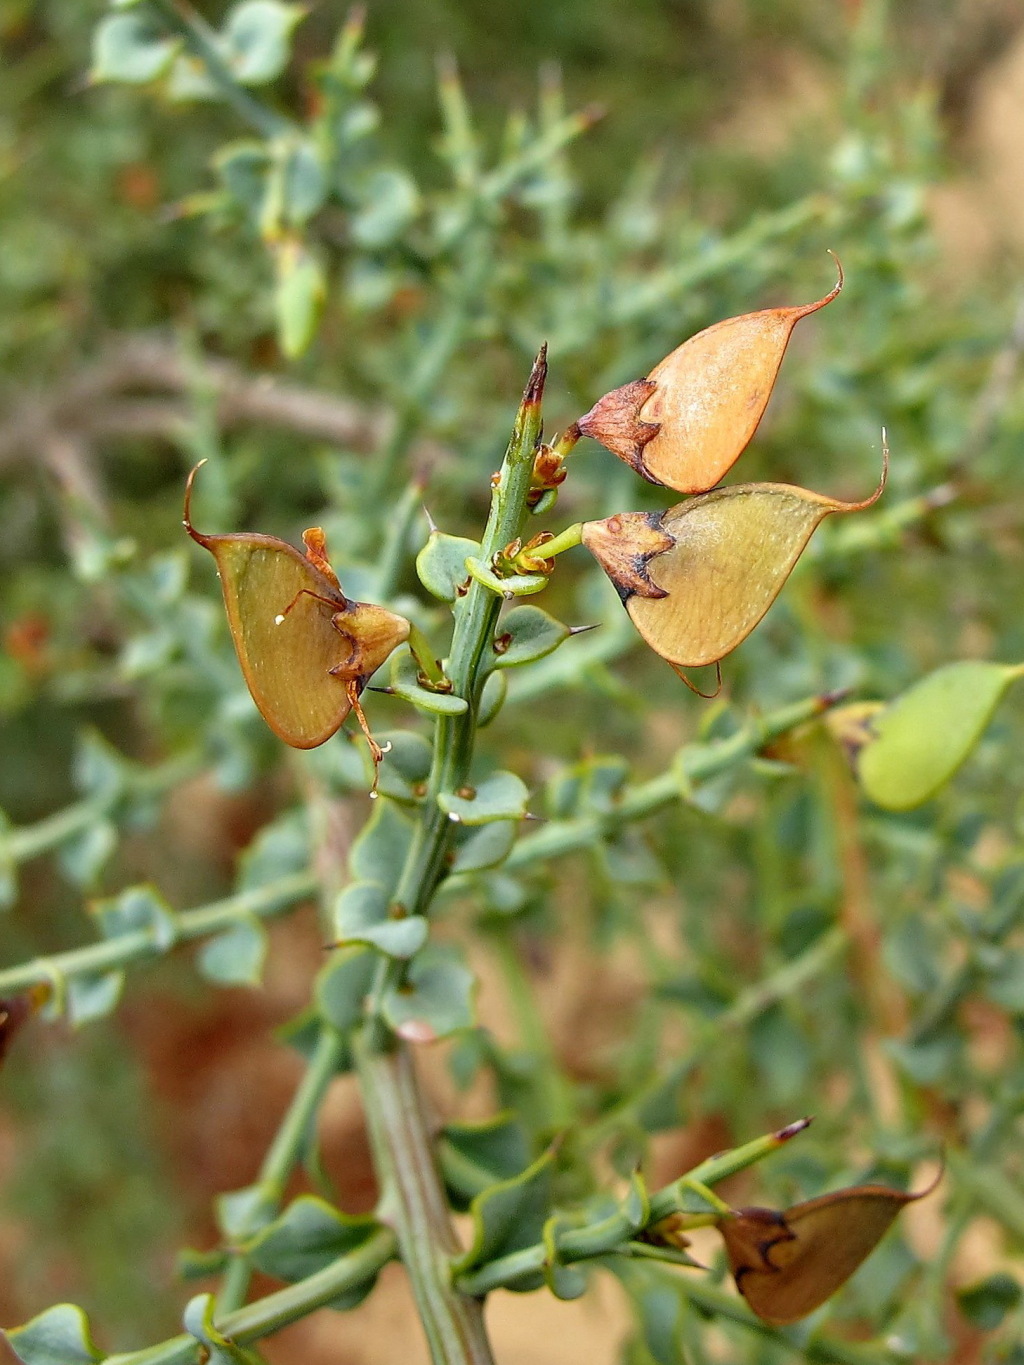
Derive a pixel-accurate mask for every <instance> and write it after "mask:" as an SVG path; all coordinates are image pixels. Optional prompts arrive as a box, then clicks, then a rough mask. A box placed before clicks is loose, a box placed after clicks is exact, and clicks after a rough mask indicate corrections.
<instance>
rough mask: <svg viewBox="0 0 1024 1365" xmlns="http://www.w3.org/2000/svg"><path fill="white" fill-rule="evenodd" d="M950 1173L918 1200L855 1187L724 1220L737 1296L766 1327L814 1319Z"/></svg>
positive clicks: (742, 1211)
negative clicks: (899, 1219)
mask: <svg viewBox="0 0 1024 1365" xmlns="http://www.w3.org/2000/svg"><path fill="white" fill-rule="evenodd" d="M941 1178H942V1172H941V1170H940V1171H939V1174H938V1175H937V1176H936V1178H935V1180H934V1181H933V1182H932V1183H931V1184H930V1185H929V1186H928V1187H927V1189H924V1190H920V1191H919V1192H918V1193H916V1194H907V1193H905V1192H904V1191H902V1190H893V1189H889V1188H888V1186H886V1185H852V1186H850V1187H849V1188H848V1189H845V1190H836V1191H835V1192H834V1193H832V1194H823V1195H821V1196H820V1197H819V1198H818V1199H808V1200H807V1201H806V1202H805V1203H803V1204H795V1205H794V1206H793V1207H792V1208H791V1209H786V1210H785V1212H783V1213H780V1212H779V1211H778V1210H776V1209H760V1208H750V1209H736V1210H735V1211H734V1212H733V1213H732V1214H731V1215H730V1216H729V1217H726V1218H722V1219H721V1220H720V1221H719V1222H718V1224H717V1227H718V1231H719V1232H720V1233H721V1234H722V1237H723V1239H724V1241H725V1249H726V1252H727V1254H728V1257H729V1267H730V1269H731V1270H732V1273H733V1278H734V1279H735V1281H736V1288H737V1289H738V1290H739V1291H740V1293H741V1294H742V1295H743V1297H744V1298H745V1299H746V1301H747V1303H748V1304H749V1305H750V1307H751V1308H752V1309H753V1311H754V1312H755V1313H756V1314H757V1316H758V1317H759V1318H762V1319H763V1320H764V1321H765V1322H770V1323H773V1324H775V1325H776V1326H783V1325H784V1324H786V1323H789V1322H796V1321H797V1320H798V1319H799V1318H803V1317H806V1316H807V1314H808V1313H813V1312H814V1310H815V1309H816V1308H819V1307H820V1306H821V1305H822V1304H823V1303H824V1302H825V1300H826V1299H828V1298H830V1297H831V1296H832V1295H833V1294H834V1293H835V1292H836V1290H837V1289H839V1288H840V1287H841V1286H842V1285H843V1284H845V1283H846V1281H847V1280H848V1279H849V1278H850V1276H851V1275H852V1274H853V1273H854V1271H855V1270H856V1269H857V1268H858V1267H859V1266H860V1265H861V1263H862V1262H863V1261H864V1260H865V1259H866V1258H867V1257H868V1256H869V1255H870V1254H871V1252H872V1251H874V1249H875V1247H876V1246H877V1245H878V1243H879V1241H881V1239H882V1236H883V1234H884V1233H885V1232H886V1231H887V1229H888V1228H889V1226H890V1224H891V1223H892V1221H893V1219H894V1218H895V1217H896V1215H897V1214H898V1213H899V1212H900V1210H901V1209H902V1208H904V1207H905V1206H906V1205H907V1204H911V1203H913V1202H914V1201H915V1200H916V1199H923V1198H924V1196H925V1195H926V1194H930V1193H931V1192H932V1190H933V1189H934V1188H935V1186H936V1185H937V1184H938V1182H939V1180H940V1179H941Z"/></svg>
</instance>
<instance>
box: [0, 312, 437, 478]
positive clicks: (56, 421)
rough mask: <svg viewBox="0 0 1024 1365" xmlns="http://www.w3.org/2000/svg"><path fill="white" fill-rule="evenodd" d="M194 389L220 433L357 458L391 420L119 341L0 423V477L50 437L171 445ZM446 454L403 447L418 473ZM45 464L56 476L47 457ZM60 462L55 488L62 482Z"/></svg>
mask: <svg viewBox="0 0 1024 1365" xmlns="http://www.w3.org/2000/svg"><path fill="white" fill-rule="evenodd" d="M199 388H203V389H205V390H206V391H207V392H208V393H209V394H210V395H211V398H212V401H213V403H214V405H215V411H216V416H217V421H218V422H219V423H220V424H221V425H222V426H223V427H225V428H232V427H237V426H247V425H252V426H265V427H270V428H276V429H278V430H284V431H292V432H297V433H299V434H300V435H302V436H307V437H309V438H310V439H312V440H322V441H330V442H333V443H334V444H336V445H339V446H346V447H349V448H351V449H353V450H356V451H360V452H362V453H369V452H371V451H374V450H377V449H378V448H379V447H380V446H381V444H382V443H384V442H386V441H387V440H388V439H389V436H390V434H391V432H392V431H393V428H394V417H393V415H392V414H391V413H390V412H388V411H386V410H384V409H381V408H371V407H367V406H365V405H363V404H361V403H357V402H354V401H353V400H351V399H348V398H342V397H338V396H336V395H334V394H329V393H324V392H323V391H321V390H319V389H312V388H307V387H305V386H303V385H299V384H292V383H288V382H286V381H283V380H280V379H277V378H276V377H274V376H272V375H268V374H252V373H249V372H248V371H246V370H244V369H242V368H241V366H238V365H235V364H233V363H231V362H230V361H227V360H219V359H213V358H211V357H200V358H199V359H196V358H193V357H190V356H188V355H187V354H185V353H183V352H182V350H181V348H180V346H179V345H178V344H177V343H176V342H175V341H173V340H171V339H168V338H164V337H159V336H153V335H146V334H128V335H126V336H123V337H119V338H117V339H116V340H115V341H113V342H112V343H111V344H110V346H109V347H108V349H107V352H106V354H105V355H104V356H102V357H101V359H100V360H98V361H97V362H96V363H95V364H94V365H91V366H89V367H87V368H85V369H83V370H81V371H80V372H79V373H77V374H73V375H71V376H70V377H69V378H68V379H67V380H66V381H65V382H64V383H58V384H57V385H56V386H51V387H50V389H48V391H47V394H46V395H43V394H38V393H37V394H34V395H33V396H32V397H31V398H28V399H25V400H24V401H22V402H21V403H20V404H18V405H17V406H16V407H13V408H12V409H10V410H9V411H8V413H7V414H6V416H5V417H4V418H3V419H2V420H0V470H2V469H4V468H5V467H6V466H10V465H13V464H16V463H17V462H19V461H22V460H28V459H32V458H35V457H36V456H37V455H38V454H39V452H40V451H45V450H46V449H47V448H48V447H49V446H50V445H52V444H53V443H54V442H56V441H57V440H58V438H60V437H62V438H63V440H64V441H65V442H67V441H70V440H73V439H76V438H77V440H78V441H85V442H88V441H90V440H97V439H101V438H111V437H126V436H128V437H155V438H158V439H164V440H172V441H173V440H177V439H179V438H180V436H181V433H182V431H183V429H184V428H185V427H186V425H187V424H188V423H189V422H190V420H191V419H192V411H193V409H192V401H191V395H192V394H193V393H194V392H195V391H196V390H197V389H199ZM50 394H52V397H51V396H49V395H50ZM64 454H65V455H66V451H65V452H64ZM446 454H447V452H446V451H445V450H444V449H443V447H441V446H439V445H437V444H435V443H434V442H432V441H419V442H417V443H416V444H415V445H414V447H413V456H414V459H415V461H416V463H417V465H420V466H432V465H435V464H437V463H438V462H440V461H442V460H443V459H445V458H446ZM47 463H48V464H51V465H53V467H54V468H55V470H56V471H57V473H58V477H62V476H61V462H60V461H58V460H57V459H56V457H54V458H53V459H52V460H50V459H48V460H47ZM66 463H67V462H66V459H65V460H64V474H63V477H62V482H66V481H67V479H68V478H69V477H70V476H69V475H68V474H67V472H66ZM86 471H87V463H86V459H85V453H84V452H81V451H80V452H79V454H78V463H77V464H76V467H75V475H76V477H75V481H74V482H75V486H76V488H77V487H78V485H80V484H84V483H86V482H87V472H86ZM97 496H98V495H97Z"/></svg>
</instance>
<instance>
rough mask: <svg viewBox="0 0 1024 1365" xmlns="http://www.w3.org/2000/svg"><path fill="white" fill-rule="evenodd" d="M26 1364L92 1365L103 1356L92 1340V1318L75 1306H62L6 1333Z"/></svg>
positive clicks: (15, 1351)
mask: <svg viewBox="0 0 1024 1365" xmlns="http://www.w3.org/2000/svg"><path fill="white" fill-rule="evenodd" d="M5 1335H6V1337H7V1341H8V1343H9V1344H10V1346H11V1347H12V1349H13V1351H14V1354H15V1355H16V1356H17V1357H18V1359H19V1360H20V1361H22V1362H23V1365H93V1362H96V1361H101V1360H102V1359H103V1353H102V1351H100V1350H99V1349H98V1347H97V1346H96V1344H95V1342H94V1341H93V1339H92V1334H91V1331H90V1329H89V1319H88V1318H87V1317H86V1316H85V1314H84V1313H83V1312H82V1310H81V1309H80V1308H79V1307H77V1306H76V1305H75V1304H73V1303H59V1304H57V1305H56V1306H55V1307H54V1308H48V1309H47V1310H46V1312H45V1313H40V1314H39V1316H38V1317H35V1318H33V1319H32V1321H31V1322H26V1323H25V1325H24V1327H15V1328H14V1329H13V1330H12V1331H10V1332H7V1333H5Z"/></svg>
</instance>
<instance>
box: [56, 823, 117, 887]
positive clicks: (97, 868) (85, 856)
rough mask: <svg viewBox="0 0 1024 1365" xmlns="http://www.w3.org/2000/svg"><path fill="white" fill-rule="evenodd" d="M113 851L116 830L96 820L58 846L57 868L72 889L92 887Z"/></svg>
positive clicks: (115, 845) (110, 824)
mask: <svg viewBox="0 0 1024 1365" xmlns="http://www.w3.org/2000/svg"><path fill="white" fill-rule="evenodd" d="M116 848H117V830H116V828H115V827H114V825H113V824H112V823H111V822H110V821H109V820H97V821H96V822H95V824H92V825H90V826H89V827H88V828H87V829H84V830H83V831H82V833H81V834H78V835H76V836H75V837H74V838H73V839H69V840H67V842H66V843H63V844H61V846H60V851H59V852H58V854H57V861H58V862H59V863H60V869H61V871H62V872H63V873H64V875H65V876H66V877H67V879H68V880H69V881H71V882H74V884H75V885H76V886H92V885H93V884H94V883H95V881H96V879H97V878H98V877H99V875H100V873H101V872H102V871H103V869H104V867H105V866H106V863H107V860H108V859H109V858H110V856H111V854H112V853H113V852H114V850H115V849H116Z"/></svg>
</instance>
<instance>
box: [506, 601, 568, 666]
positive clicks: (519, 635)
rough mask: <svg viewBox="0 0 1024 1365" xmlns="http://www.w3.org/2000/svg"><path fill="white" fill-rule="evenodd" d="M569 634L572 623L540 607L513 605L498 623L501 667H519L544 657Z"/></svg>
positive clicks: (566, 638)
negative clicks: (551, 614)
mask: <svg viewBox="0 0 1024 1365" xmlns="http://www.w3.org/2000/svg"><path fill="white" fill-rule="evenodd" d="M568 638H569V627H568V626H564V625H563V624H562V622H561V621H556V620H555V618H554V617H553V616H549V615H548V613H547V612H546V611H541V609H540V607H529V606H527V607H513V609H512V610H511V611H510V612H509V613H508V615H507V616H503V617H502V619H501V621H500V622H499V624H498V632H497V635H496V636H495V639H494V652H495V654H496V655H497V661H496V665H495V666H496V667H497V668H516V667H518V665H519V664H530V663H533V662H534V660H535V659H543V658H544V656H545V655H546V654H551V653H552V652H553V651H554V650H556V649H557V648H558V646H559V645H560V644H561V643H562V642H563V641H564V640H568Z"/></svg>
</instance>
